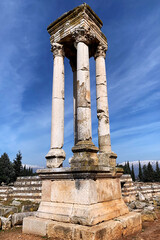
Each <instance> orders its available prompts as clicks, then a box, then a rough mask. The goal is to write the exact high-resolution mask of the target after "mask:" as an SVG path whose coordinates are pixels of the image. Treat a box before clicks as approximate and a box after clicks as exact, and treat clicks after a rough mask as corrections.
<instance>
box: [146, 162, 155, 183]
mask: <svg viewBox="0 0 160 240" xmlns="http://www.w3.org/2000/svg"><path fill="white" fill-rule="evenodd" d="M147 175H148V176H147V182H153V181H154V170H153V167H152V165H151V163H150V162H149V163H148V165H147Z"/></svg>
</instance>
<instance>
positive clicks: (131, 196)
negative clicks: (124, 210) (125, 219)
mask: <svg viewBox="0 0 160 240" xmlns="http://www.w3.org/2000/svg"><path fill="white" fill-rule="evenodd" d="M120 181H121V189H122V197H123V198H124V201H125V202H132V201H135V199H136V196H137V195H138V193H139V192H140V193H142V194H143V195H144V197H145V198H146V199H147V198H148V199H149V198H153V197H156V196H160V183H144V182H133V181H132V178H131V176H130V175H129V174H124V175H122V177H121V178H120Z"/></svg>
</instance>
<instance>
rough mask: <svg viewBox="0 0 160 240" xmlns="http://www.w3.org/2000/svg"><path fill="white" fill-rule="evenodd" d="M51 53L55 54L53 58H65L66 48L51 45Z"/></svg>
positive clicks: (54, 44) (55, 44)
mask: <svg viewBox="0 0 160 240" xmlns="http://www.w3.org/2000/svg"><path fill="white" fill-rule="evenodd" d="M51 52H53V57H54V58H55V57H56V56H60V57H64V56H65V54H64V48H63V45H61V44H59V43H51Z"/></svg>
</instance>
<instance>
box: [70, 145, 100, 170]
mask: <svg viewBox="0 0 160 240" xmlns="http://www.w3.org/2000/svg"><path fill="white" fill-rule="evenodd" d="M72 152H73V153H74V156H73V157H72V158H71V160H70V165H71V168H72V169H73V168H79V169H81V168H84V167H85V166H86V167H89V166H91V167H93V166H98V156H97V152H98V148H97V147H96V146H95V145H94V144H93V142H92V141H79V142H78V143H77V144H76V145H75V146H74V147H73V148H72Z"/></svg>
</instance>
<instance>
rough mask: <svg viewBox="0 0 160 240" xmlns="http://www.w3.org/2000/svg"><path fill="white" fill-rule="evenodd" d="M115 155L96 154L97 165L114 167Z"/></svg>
mask: <svg viewBox="0 0 160 240" xmlns="http://www.w3.org/2000/svg"><path fill="white" fill-rule="evenodd" d="M116 158H117V154H115V153H113V152H112V153H105V152H104V153H102V152H101V153H99V154H98V164H99V165H100V166H106V167H115V166H116Z"/></svg>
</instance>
